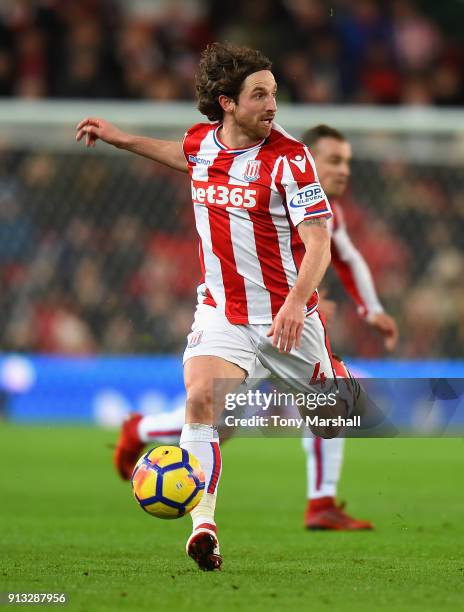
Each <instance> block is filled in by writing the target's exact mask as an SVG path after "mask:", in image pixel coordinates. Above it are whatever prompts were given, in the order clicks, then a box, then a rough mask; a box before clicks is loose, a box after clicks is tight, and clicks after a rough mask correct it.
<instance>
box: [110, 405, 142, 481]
mask: <svg viewBox="0 0 464 612" xmlns="http://www.w3.org/2000/svg"><path fill="white" fill-rule="evenodd" d="M141 419H142V415H141V414H130V415H129V416H128V417H127V419H126V420H125V421H124V423H123V424H122V428H121V433H120V434H119V439H118V442H117V444H116V448H115V451H114V455H113V463H114V466H115V468H116V470H117V472H118V474H119V475H120V476H121V478H122V479H123V480H129V479H130V477H131V476H132V472H133V470H134V467H135V464H136V463H137V460H138V458H139V457H140V455H141V454H142V451H143V449H144V448H145V442H142V440H141V439H140V437H139V433H138V424H139V422H140V420H141Z"/></svg>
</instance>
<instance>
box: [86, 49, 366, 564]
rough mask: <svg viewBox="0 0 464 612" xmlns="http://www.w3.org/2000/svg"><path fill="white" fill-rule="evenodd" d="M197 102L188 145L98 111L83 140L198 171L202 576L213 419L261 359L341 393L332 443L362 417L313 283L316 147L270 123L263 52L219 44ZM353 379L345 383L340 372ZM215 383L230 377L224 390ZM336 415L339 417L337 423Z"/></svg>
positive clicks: (189, 434)
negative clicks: (139, 131) (131, 130)
mask: <svg viewBox="0 0 464 612" xmlns="http://www.w3.org/2000/svg"><path fill="white" fill-rule="evenodd" d="M196 89H197V97H198V108H199V110H200V111H201V112H202V113H203V114H205V115H206V116H207V118H208V119H209V123H200V124H196V125H194V126H192V127H191V128H190V129H189V130H188V131H187V133H186V134H185V137H184V140H183V142H182V143H180V142H171V141H162V140H156V139H152V138H146V137H141V136H134V135H131V134H127V133H125V132H122V131H121V130H119V129H118V128H116V127H115V126H113V125H112V124H110V123H109V122H107V121H105V120H103V119H99V118H95V117H88V118H86V119H83V120H82V121H81V122H80V123H79V124H78V126H77V134H76V138H77V140H78V141H79V140H81V139H83V138H85V141H86V144H87V146H89V147H92V146H95V145H96V141H97V140H98V139H101V140H103V141H105V142H107V143H109V144H112V145H114V146H116V147H118V148H122V149H126V150H128V151H131V152H133V153H136V154H138V155H143V156H145V157H148V158H150V159H153V160H155V161H158V162H161V163H163V164H165V165H167V166H170V167H172V168H175V169H177V170H183V171H185V172H187V171H188V172H189V174H190V175H191V179H192V201H193V205H194V211H195V222H196V228H197V231H198V234H199V238H200V245H199V246H200V261H201V267H202V270H203V281H202V283H201V285H200V286H199V288H198V305H197V309H196V313H195V319H194V323H193V326H192V333H191V334H189V336H188V343H187V348H186V350H185V353H184V382H185V387H186V394H187V398H186V410H185V414H186V419H185V424H184V426H183V428H182V433H181V437H180V446H181V447H182V448H186V449H187V450H188V451H190V452H192V453H193V454H194V455H195V456H196V457H197V458H198V459H199V460H200V462H201V464H202V467H203V469H204V472H205V476H206V483H207V488H206V491H205V493H204V495H203V497H202V500H201V502H200V504H199V505H198V506H197V507H196V508H195V509H194V510H193V511H192V513H191V517H192V521H193V531H192V535H191V536H190V537H189V539H188V541H187V545H186V550H187V553H188V555H189V556H190V557H192V559H193V560H194V561H195V562H196V563H197V564H198V566H199V567H200V568H201V569H203V570H214V569H219V568H220V567H221V564H222V557H221V555H220V552H219V541H218V537H217V528H216V522H215V506H216V495H217V487H218V483H219V479H220V475H221V454H220V450H219V437H218V433H217V430H216V428H215V426H214V424H215V422H216V420H217V418H218V416H219V415H220V414H221V413H222V412H223V410H224V400H225V396H226V394H227V393H231V392H234V391H235V390H236V389H237V388H238V386H239V385H240V384H242V383H243V382H244V380H245V379H246V378H247V376H248V375H249V373H250V372H251V371H252V368H253V367H254V363H255V361H256V359H258V360H259V361H260V363H261V364H262V365H263V367H265V368H266V369H268V370H269V371H270V372H271V373H272V374H273V375H274V376H276V377H277V378H280V379H282V380H289V379H292V380H293V381H294V389H295V391H297V392H306V393H315V392H317V393H320V392H321V385H322V384H324V385H325V387H324V392H325V393H327V394H328V393H330V394H332V393H333V394H334V396H333V397H336V401H335V403H334V404H333V405H332V406H331V407H330V409H329V408H328V406H327V405H326V404H325V403H324V405H323V406H317V407H316V409H315V410H314V412H313V413H312V416H317V417H318V418H323V419H325V420H324V421H321V424H320V426H317V424H316V426H315V427H314V428H313V433H316V434H317V435H323V436H324V437H334V436H336V435H338V433H339V432H340V430H341V427H340V425H338V424H337V423H338V419H339V418H346V417H350V416H354V415H357V414H359V412H360V410H361V402H362V401H363V399H364V398H363V397H362V390H361V389H360V387H359V384H358V383H357V382H356V381H355V380H354V379H353V378H352V377H351V376H350V374H349V372H348V371H347V369H346V368H345V367H344V366H343V365H342V364H341V363H340V362H336V361H335V360H333V359H332V355H331V351H330V347H329V346H328V344H327V340H326V338H327V335H326V330H325V328H324V324H323V321H322V319H321V317H320V316H319V313H318V310H317V301H318V297H317V290H316V288H317V285H318V284H319V282H320V281H321V280H322V277H323V276H324V273H325V271H326V268H327V266H328V264H329V261H330V235H329V231H328V227H327V219H329V218H330V217H331V214H332V213H331V208H330V204H329V202H328V200H327V198H326V196H325V194H324V192H323V190H322V188H321V186H320V184H319V181H318V177H317V173H316V168H315V165H314V161H313V159H312V157H311V155H310V153H309V151H308V149H307V148H306V147H305V146H304V145H302V144H301V143H300V142H298V141H297V140H295V139H294V138H292V137H291V136H289V135H288V134H287V133H286V132H285V131H284V130H282V128H280V127H279V126H277V125H276V124H274V117H275V114H276V101H275V95H276V82H275V79H274V76H273V74H272V72H271V62H270V61H269V60H268V59H267V58H266V57H265V56H263V55H262V54H261V53H260V52H258V51H255V50H252V49H248V48H245V47H236V46H234V45H230V44H220V43H215V44H213V45H209V46H208V47H207V49H206V50H205V51H204V52H203V54H202V57H201V61H200V65H199V70H198V73H197V77H196ZM336 373H337V374H338V375H339V376H340V377H342V378H343V379H344V381H343V382H342V381H340V382H337V380H336V379H335V374H336ZM218 381H222V385H221V387H220V388H218ZM330 419H333V420H330Z"/></svg>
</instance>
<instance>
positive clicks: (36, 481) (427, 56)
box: [0, 0, 464, 612]
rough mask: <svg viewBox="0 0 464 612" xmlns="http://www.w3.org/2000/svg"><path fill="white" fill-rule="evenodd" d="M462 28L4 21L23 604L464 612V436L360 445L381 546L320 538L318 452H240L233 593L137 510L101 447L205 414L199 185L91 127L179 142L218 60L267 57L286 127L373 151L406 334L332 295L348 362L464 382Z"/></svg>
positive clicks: (12, 534)
mask: <svg viewBox="0 0 464 612" xmlns="http://www.w3.org/2000/svg"><path fill="white" fill-rule="evenodd" d="M463 18H464V6H463V3H462V1H460V0H447V2H440V3H437V2H435V1H433V0H415V1H411V2H409V1H407V0H405V1H393V2H389V3H386V2H380V1H375V0H359V1H357V2H349V1H347V0H333V1H331V2H325V1H321V0H282V1H281V2H279V1H278V0H275V1H271V0H254V1H253V2H246V1H245V0H234V1H233V2H232V1H231V0H222V1H219V0H217V1H214V0H210V1H201V0H178V1H174V0H132V1H130V2H129V1H124V0H80V1H79V2H76V1H72V0H10V1H8V0H0V314H1V320H2V325H1V326H0V348H1V351H2V353H1V355H0V499H1V503H0V525H2V527H3V530H2V535H1V548H2V554H1V559H0V591H11V590H15V591H27V592H39V591H40V592H43V591H46V592H62V591H65V592H67V594H68V598H69V602H70V608H71V609H76V610H81V611H82V612H87V611H89V610H92V612H98V611H100V610H104V611H106V610H119V609H126V610H140V609H149V608H153V607H159V606H160V605H162V607H164V608H165V609H173V610H181V609H185V610H188V611H189V612H195V611H196V610H201V611H203V610H205V609H208V608H209V607H211V608H212V607H213V606H214V607H215V608H216V607H217V606H218V605H220V606H221V609H223V610H229V609H231V610H232V609H233V610H249V609H252V610H254V611H261V610H263V611H266V612H269V611H270V610H276V611H279V612H280V611H281V610H282V609H284V608H286V609H292V610H297V609H298V610H300V609H301V610H305V609H308V608H309V607H310V608H311V609H312V610H315V611H316V610H317V611H318V610H327V609H343V610H347V611H349V610H356V612H359V611H360V610H369V612H370V611H371V610H373V609H375V610H386V611H387V610H388V611H390V610H391V609H392V608H394V609H396V610H407V611H408V612H411V610H417V611H418V612H419V611H420V612H423V611H424V610H456V609H459V608H460V607H462V597H463V594H464V593H463V583H462V572H463V565H464V564H463V558H462V546H460V542H462V541H463V538H464V530H463V525H462V503H463V499H462V483H461V480H462V471H463V452H462V450H463V449H462V438H459V437H456V438H454V439H451V438H449V437H447V438H444V437H443V438H441V439H440V435H439V433H438V432H439V431H441V427H440V426H442V425H443V423H441V424H440V422H439V419H438V420H437V415H436V414H435V415H434V414H431V413H430V412H429V413H428V414H429V415H430V414H431V416H432V417H433V418H432V430H430V429H428V430H427V429H426V430H425V431H424V430H423V429H422V430H421V431H418V432H417V433H422V434H424V433H427V432H428V433H429V434H430V433H431V431H433V427H436V426H438V428H436V429H435V433H436V438H435V439H424V438H423V437H421V438H420V439H417V440H413V439H410V438H398V439H385V440H380V439H370V440H348V441H347V452H346V461H345V463H346V464H345V466H344V471H343V477H342V481H341V486H340V491H339V494H340V499H344V498H346V496H348V499H349V501H350V506H349V511H350V512H353V513H354V515H355V516H362V517H365V518H368V519H370V520H372V521H373V522H374V524H375V526H376V531H375V532H374V533H366V534H362V533H356V534H348V533H346V534H323V533H321V534H318V533H314V532H308V533H304V532H303V530H302V529H301V519H302V516H301V515H302V511H303V504H304V497H305V492H304V483H305V477H304V461H303V454H302V452H301V448H300V447H299V444H298V441H296V440H285V439H281V438H280V439H265V440H259V439H257V438H255V439H252V440H249V439H244V438H242V439H235V440H233V441H231V442H230V444H227V445H225V446H224V448H223V454H224V477H223V478H222V481H221V495H220V499H219V502H218V507H219V508H218V512H219V513H220V522H221V543H222V546H223V552H224V555H225V564H224V572H222V575H219V576H217V575H205V576H203V575H198V573H197V571H196V569H194V568H193V564H192V565H191V564H190V561H189V560H188V559H186V558H185V555H184V553H183V545H184V543H185V539H186V537H187V535H188V529H189V526H190V522H189V521H188V520H185V521H172V522H170V523H169V524H166V523H165V522H161V521H154V520H153V519H150V518H148V517H147V516H146V515H145V514H144V513H142V512H140V510H139V509H138V508H137V507H136V505H135V504H134V502H133V500H132V499H131V495H130V493H129V490H128V487H127V483H123V482H119V480H118V479H117V476H116V474H115V473H114V471H113V469H112V466H111V453H112V445H114V441H115V439H116V431H115V430H114V429H110V430H107V429H104V428H101V427H89V425H90V424H92V423H95V421H97V422H99V423H102V424H106V425H108V424H109V425H111V424H112V425H116V424H118V423H119V422H120V420H121V418H122V417H123V415H124V414H125V413H126V412H127V411H129V410H131V409H139V410H143V411H147V412H153V411H158V410H170V409H173V408H175V407H176V406H178V405H179V404H180V403H182V401H183V395H182V382H181V375H182V371H181V365H180V354H181V352H182V349H183V346H184V338H185V334H186V332H187V331H188V329H189V326H190V323H191V318H192V307H193V300H194V288H195V285H196V281H197V278H198V275H199V270H198V264H197V254H196V244H195V237H194V231H193V223H192V221H193V217H192V212H191V204H190V202H189V197H188V193H189V190H188V181H187V179H186V177H184V176H180V175H177V174H175V173H172V172H169V171H167V170H166V169H163V167H161V166H159V165H155V164H152V163H150V162H148V161H146V160H143V159H137V158H135V157H132V156H130V155H128V154H122V153H120V152H117V151H113V150H112V149H111V148H110V147H107V146H105V145H102V144H101V143H100V144H99V145H98V146H97V148H96V149H95V150H91V151H88V150H86V149H85V148H84V147H81V146H79V145H77V144H76V143H75V140H74V126H75V124H76V123H77V122H78V121H79V120H80V119H81V118H82V117H84V116H87V115H90V114H96V115H101V116H104V117H105V118H108V119H110V120H114V121H115V122H116V123H117V124H118V125H120V126H122V127H125V128H127V129H130V130H134V131H138V132H140V133H144V134H152V135H154V136H156V135H158V136H160V137H168V138H169V137H180V136H182V133H183V131H184V129H185V127H186V126H188V125H190V124H192V123H194V122H196V121H197V120H198V119H199V115H198V113H197V112H196V111H195V110H194V104H193V93H192V78H193V74H194V72H195V68H196V65H197V61H198V56H199V52H200V50H201V49H202V48H203V47H204V45H205V44H206V43H207V42H208V41H210V40H216V39H220V40H224V39H229V40H232V41H236V42H240V43H244V44H249V45H254V46H257V47H260V48H262V49H263V50H264V51H265V52H267V53H268V54H269V55H270V56H271V57H272V59H273V60H274V65H275V72H276V75H277V78H278V81H279V85H280V90H279V99H278V102H279V115H278V119H279V122H280V123H281V124H282V125H283V126H284V127H286V128H287V129H288V130H289V131H290V132H291V133H292V134H294V135H295V136H298V134H300V133H301V132H302V131H303V130H304V129H306V128H307V127H309V126H311V125H313V124H315V123H319V122H326V123H328V124H331V125H333V126H334V127H337V128H339V129H341V130H342V131H344V132H345V133H346V135H347V136H348V137H349V139H350V141H351V142H352V144H353V149H354V154H355V158H354V163H353V179H352V184H351V188H350V190H349V193H348V194H347V196H346V199H345V202H344V206H345V213H346V217H347V220H348V224H349V229H350V232H351V234H352V236H353V239H354V241H355V242H356V244H357V245H358V247H359V248H360V249H361V251H362V252H363V253H364V255H365V257H366V259H367V261H368V262H369V264H370V266H371V268H372V270H373V273H374V276H375V280H376V285H377V288H378V291H379V294H380V296H381V299H382V301H383V303H384V305H385V307H386V308H387V309H388V311H389V312H390V313H391V314H393V315H394V316H395V317H397V319H398V322H399V326H400V334H401V339H400V345H399V347H398V349H397V351H396V352H395V353H394V355H392V356H386V355H385V353H384V352H383V349H382V344H381V342H380V340H379V338H378V337H377V336H375V335H374V334H373V333H371V331H370V330H369V329H368V328H367V327H366V326H365V325H364V324H363V323H362V322H361V321H360V320H359V319H358V317H357V314H356V312H355V308H354V306H353V304H352V303H351V302H350V301H349V299H348V298H347V297H346V296H344V295H343V291H342V290H341V288H340V285H339V283H338V282H337V281H336V279H335V278H333V276H331V278H330V279H328V280H327V281H326V282H327V283H328V284H327V286H328V287H329V289H330V295H331V296H333V297H335V298H336V299H337V300H339V310H338V315H337V319H336V320H335V321H334V323H333V325H332V329H331V334H332V342H333V346H334V347H335V348H336V349H337V350H338V352H340V353H342V354H343V355H346V356H347V357H349V358H350V363H354V364H355V366H356V367H357V368H358V369H360V370H362V371H363V372H364V373H367V374H369V375H372V376H377V377H404V376H406V377H436V376H440V377H448V378H450V377H454V378H460V379H461V381H462V379H463V378H464V377H463V371H464V362H463V357H464V355H463V348H462V347H463V343H464V323H463V321H464V316H463V315H464V285H463V282H462V279H463V276H464V275H463V273H464V256H463V249H462V246H463V238H462V236H463V235H464V233H463V230H464V195H463V193H464V190H463V188H464V185H463V183H464V172H463V161H462V160H463V153H464V115H463V110H462V105H463V101H464V84H463V75H464V70H463V68H464V50H463V44H462V43H463V40H462V37H463V35H462V23H463ZM426 383H427V381H426ZM426 383H424V384H426ZM461 385H462V383H461ZM447 403H448V404H451V403H452V402H447ZM455 404H456V402H455ZM455 404H454V405H453V406H452V410H454V411H455V412H456V414H457V415H458V416H459V414H461V415H462V412H463V411H462V401H461V403H460V404H459V406H460V409H461V410H460V412H459V411H457V410H456V405H455ZM429 407H430V406H429ZM406 412H407V415H406V416H408V418H409V417H410V416H411V413H412V410H410V409H409V406H408V405H407V406H406ZM79 422H80V424H79ZM457 426H458V432H457V433H459V429H460V431H461V432H462V431H463V430H464V423H463V419H461V422H458V423H457ZM454 433H456V432H454ZM319 536H320V537H319ZM327 536H329V537H327ZM332 536H334V537H332ZM0 602H3V600H2V596H1V595H0Z"/></svg>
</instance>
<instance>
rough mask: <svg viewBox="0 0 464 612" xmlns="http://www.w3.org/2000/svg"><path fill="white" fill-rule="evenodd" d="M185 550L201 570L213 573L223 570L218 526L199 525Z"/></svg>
mask: <svg viewBox="0 0 464 612" xmlns="http://www.w3.org/2000/svg"><path fill="white" fill-rule="evenodd" d="M185 550H186V552H187V554H188V556H189V557H192V559H193V560H194V561H195V563H196V564H197V565H198V567H199V568H200V569H201V570H203V571H205V572H212V571H214V570H220V569H221V565H222V557H221V555H220V554H219V542H218V539H217V530H216V525H212V524H210V523H202V524H201V525H198V527H197V528H196V529H194V530H193V533H192V535H191V536H190V537H189V539H188V540H187V544H186V546H185Z"/></svg>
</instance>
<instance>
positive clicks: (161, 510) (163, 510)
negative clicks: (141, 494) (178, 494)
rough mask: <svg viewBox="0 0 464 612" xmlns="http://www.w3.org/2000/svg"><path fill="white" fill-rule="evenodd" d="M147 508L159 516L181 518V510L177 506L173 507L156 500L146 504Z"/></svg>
mask: <svg viewBox="0 0 464 612" xmlns="http://www.w3.org/2000/svg"><path fill="white" fill-rule="evenodd" d="M145 510H146V511H147V512H149V513H150V514H152V515H153V516H156V517H157V518H162V519H176V518H179V510H177V508H171V507H170V506H166V504H163V503H162V502H156V503H154V504H149V505H148V506H145Z"/></svg>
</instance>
